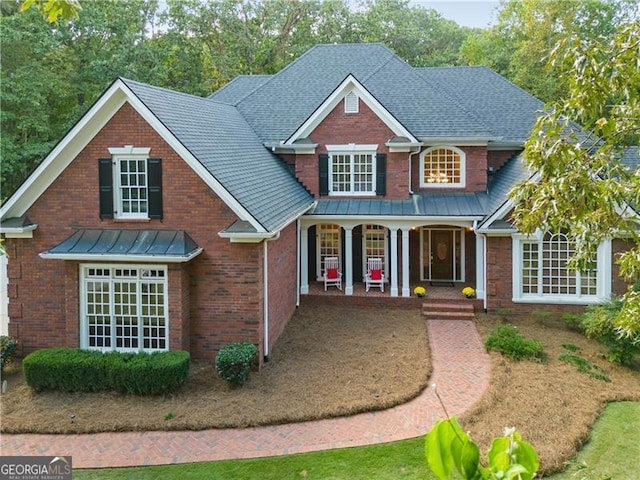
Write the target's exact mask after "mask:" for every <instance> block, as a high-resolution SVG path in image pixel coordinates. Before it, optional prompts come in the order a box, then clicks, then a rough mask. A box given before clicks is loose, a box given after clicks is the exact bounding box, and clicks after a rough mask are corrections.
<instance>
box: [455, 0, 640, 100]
mask: <svg viewBox="0 0 640 480" xmlns="http://www.w3.org/2000/svg"><path fill="white" fill-rule="evenodd" d="M631 4H632V2H631V1H629V0H586V1H581V2H576V1H574V0H509V1H507V2H505V3H504V4H502V5H501V8H500V10H499V13H498V20H497V23H496V25H495V26H493V27H492V28H490V29H487V30H482V31H480V32H479V33H478V34H477V35H476V36H472V37H470V38H469V39H467V40H466V41H465V43H464V44H463V45H462V47H461V49H460V59H461V61H463V62H465V63H468V64H476V65H477V64H482V65H487V66H489V67H491V68H493V69H495V70H496V71H497V72H498V73H501V74H502V75H505V76H506V77H507V78H509V79H510V80H512V81H513V82H515V83H516V84H518V85H519V86H521V87H522V88H524V89H525V90H527V91H529V92H530V93H532V94H533V95H534V96H536V97H538V98H541V99H542V100H545V101H550V100H556V99H558V98H561V97H562V96H563V95H564V94H565V92H566V90H567V88H568V87H567V84H566V82H565V80H564V79H563V78H562V75H561V71H560V70H559V69H558V68H557V67H556V66H555V65H552V66H551V67H549V65H548V59H549V55H550V54H551V51H552V50H553V48H554V46H555V45H556V43H558V42H559V41H560V40H561V39H563V38H566V37H567V36H572V35H573V36H576V37H579V38H582V39H584V40H586V39H594V38H597V37H598V36H600V35H605V36H606V35H610V34H611V33H612V32H613V31H614V29H615V27H616V25H617V24H619V23H620V21H621V18H624V17H625V16H626V14H627V13H628V10H629V8H630V5H631Z"/></svg>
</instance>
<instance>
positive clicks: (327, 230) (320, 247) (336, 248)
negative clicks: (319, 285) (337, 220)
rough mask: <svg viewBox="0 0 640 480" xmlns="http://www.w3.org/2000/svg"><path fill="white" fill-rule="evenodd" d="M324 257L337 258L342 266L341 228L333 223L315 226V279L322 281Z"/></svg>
mask: <svg viewBox="0 0 640 480" xmlns="http://www.w3.org/2000/svg"><path fill="white" fill-rule="evenodd" d="M325 257H338V264H339V265H342V228H341V227H340V225H336V224H333V223H319V224H317V225H316V279H317V280H318V281H320V280H322V278H323V277H322V273H323V272H324V259H325Z"/></svg>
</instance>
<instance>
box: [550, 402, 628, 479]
mask: <svg viewBox="0 0 640 480" xmlns="http://www.w3.org/2000/svg"><path fill="white" fill-rule="evenodd" d="M578 472H579V473H578ZM639 472H640V402H616V403H610V404H609V405H608V406H607V408H606V409H605V411H604V413H603V414H602V416H601V417H600V418H599V419H598V421H597V422H596V424H595V425H594V427H593V432H592V434H591V440H590V441H589V443H587V444H586V445H585V446H584V448H583V449H582V450H581V451H580V453H579V454H578V458H577V459H576V460H575V461H573V462H571V465H570V467H569V468H568V469H567V471H566V472H564V473H561V474H558V475H553V476H552V477H549V478H551V479H552V480H576V479H582V478H586V479H589V480H601V479H614V480H615V479H631V478H638V477H637V476H636V475H640V473H639Z"/></svg>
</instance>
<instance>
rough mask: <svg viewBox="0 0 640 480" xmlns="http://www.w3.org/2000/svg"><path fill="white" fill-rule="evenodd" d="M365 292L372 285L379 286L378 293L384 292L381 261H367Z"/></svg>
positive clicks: (373, 259)
mask: <svg viewBox="0 0 640 480" xmlns="http://www.w3.org/2000/svg"><path fill="white" fill-rule="evenodd" d="M364 281H365V284H366V287H367V288H366V290H367V292H368V291H369V289H370V288H371V286H372V285H375V286H379V287H380V291H381V292H384V273H382V259H381V258H369V259H367V274H366V275H365V277H364Z"/></svg>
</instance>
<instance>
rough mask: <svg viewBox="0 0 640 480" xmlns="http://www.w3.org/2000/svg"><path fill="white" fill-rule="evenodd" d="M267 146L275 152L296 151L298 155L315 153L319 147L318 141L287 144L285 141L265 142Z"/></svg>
mask: <svg viewBox="0 0 640 480" xmlns="http://www.w3.org/2000/svg"><path fill="white" fill-rule="evenodd" d="M264 146H265V147H266V148H268V149H269V150H271V151H272V152H273V153H295V154H296V155H313V154H315V153H316V148H318V144H317V143H303V144H294V145H285V144H284V143H278V144H269V143H265V145H264Z"/></svg>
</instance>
